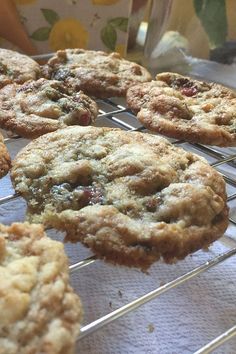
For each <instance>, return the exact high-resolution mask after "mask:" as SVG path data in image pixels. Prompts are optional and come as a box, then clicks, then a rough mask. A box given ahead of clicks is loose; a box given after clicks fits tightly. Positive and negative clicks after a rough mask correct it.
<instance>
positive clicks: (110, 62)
mask: <svg viewBox="0 0 236 354" xmlns="http://www.w3.org/2000/svg"><path fill="white" fill-rule="evenodd" d="M42 72H43V74H44V75H45V77H47V78H50V79H54V80H61V81H63V82H64V83H65V84H66V85H68V86H69V87H73V88H74V90H77V91H78V90H82V91H84V92H85V93H86V94H89V95H92V96H95V97H99V98H106V97H112V96H125V94H126V91H127V89H128V88H129V87H130V86H132V85H134V84H137V83H141V82H146V81H150V80H151V75H150V73H149V72H148V71H147V70H146V69H145V68H144V67H142V66H141V65H138V64H136V63H133V62H131V61H128V60H125V59H123V58H122V57H121V56H120V54H118V53H110V54H108V53H105V52H102V51H93V50H84V49H65V50H59V51H58V52H57V53H56V54H55V56H53V57H52V58H51V59H50V60H49V61H48V63H47V64H46V65H45V66H44V68H43V70H42Z"/></svg>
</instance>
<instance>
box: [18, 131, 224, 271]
mask: <svg viewBox="0 0 236 354" xmlns="http://www.w3.org/2000/svg"><path fill="white" fill-rule="evenodd" d="M12 181H13V184H14V187H15V189H16V191H17V192H18V193H20V194H21V195H22V196H23V197H24V198H25V199H26V201H27V204H28V219H29V220H31V221H34V222H41V221H42V222H44V223H45V224H46V225H47V226H52V227H55V228H58V229H60V230H64V231H65V232H66V234H67V239H68V240H70V241H72V242H76V241H81V242H82V243H83V244H85V245H86V246H88V247H90V248H91V249H92V250H93V251H94V252H95V253H96V255H97V256H98V257H100V258H104V259H107V260H109V261H111V262H114V263H119V264H125V265H128V266H137V267H141V268H142V269H146V268H148V267H149V266H150V265H151V264H152V263H153V262H154V261H156V260H158V259H159V258H160V257H161V256H162V257H163V258H164V260H165V261H166V262H173V261H174V260H175V259H182V258H184V257H185V256H186V255H187V254H189V253H190V252H193V251H196V250H198V249H200V248H202V247H206V246H208V245H209V244H210V243H211V242H212V241H214V240H216V239H217V238H219V237H220V236H221V235H222V234H223V232H224V230H225V229H226V227H227V224H228V221H227V214H228V208H227V206H226V194H225V183H224V180H223V178H222V177H221V176H220V175H219V174H218V172H216V171H215V170H214V169H213V168H212V167H210V166H209V165H208V163H207V162H206V161H205V160H204V159H202V158H200V157H198V156H196V155H194V154H192V153H190V152H186V151H184V150H183V149H181V148H177V147H175V146H174V145H172V144H170V143H169V142H168V141H167V140H166V139H164V138H161V137H157V136H152V135H149V134H142V133H139V132H132V133H129V132H125V131H122V130H119V129H109V128H96V127H68V128H66V129H62V130H58V131H56V132H53V133H49V134H46V135H43V136H42V137H40V138H38V139H36V140H34V141H33V142H31V143H30V144H29V145H28V146H27V147H25V148H24V149H23V150H21V152H20V153H19V154H18V156H17V158H16V160H15V161H14V165H13V169H12Z"/></svg>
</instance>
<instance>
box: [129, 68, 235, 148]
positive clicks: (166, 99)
mask: <svg viewBox="0 0 236 354" xmlns="http://www.w3.org/2000/svg"><path fill="white" fill-rule="evenodd" d="M127 104H128V107H130V108H131V109H132V111H133V112H134V113H137V118H138V120H139V121H140V122H141V123H142V124H143V125H144V126H145V127H146V128H148V129H150V130H152V131H155V132H158V133H160V134H163V135H166V136H169V137H171V138H176V139H182V140H185V141H189V142H192V143H202V144H207V145H218V146H236V94H235V92H233V91H232V90H230V89H228V88H226V87H223V86H222V85H219V84H215V83H206V82H202V81H197V80H194V79H191V78H189V77H186V76H181V75H179V74H175V73H162V74H158V75H157V77H156V81H151V82H150V83H144V84H139V85H135V86H133V87H131V88H130V89H129V90H128V92H127Z"/></svg>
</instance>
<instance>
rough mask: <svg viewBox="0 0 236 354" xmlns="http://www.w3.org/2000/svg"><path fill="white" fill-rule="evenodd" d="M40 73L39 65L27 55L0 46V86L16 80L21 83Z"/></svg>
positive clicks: (34, 78) (36, 76)
mask: <svg viewBox="0 0 236 354" xmlns="http://www.w3.org/2000/svg"><path fill="white" fill-rule="evenodd" d="M40 75H41V69H40V65H39V64H38V63H37V62H36V61H34V60H33V59H32V58H30V57H28V56H27V55H24V54H21V53H18V52H15V51H13V50H9V49H3V48H0V88H1V87H3V86H5V85H7V84H9V83H12V82H16V83H18V84H22V83H24V82H25V81H28V80H36V79H37V78H39V77H40Z"/></svg>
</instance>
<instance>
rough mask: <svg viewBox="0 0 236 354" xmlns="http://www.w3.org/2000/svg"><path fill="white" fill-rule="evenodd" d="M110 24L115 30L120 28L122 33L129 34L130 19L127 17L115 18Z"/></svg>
mask: <svg viewBox="0 0 236 354" xmlns="http://www.w3.org/2000/svg"><path fill="white" fill-rule="evenodd" d="M108 23H109V24H110V25H111V26H113V27H114V28H118V29H119V30H120V31H122V32H127V29H128V18H126V17H115V18H112V19H111V20H109V21H108Z"/></svg>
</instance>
